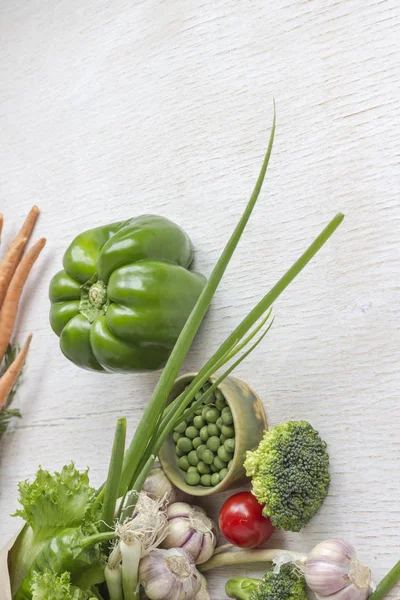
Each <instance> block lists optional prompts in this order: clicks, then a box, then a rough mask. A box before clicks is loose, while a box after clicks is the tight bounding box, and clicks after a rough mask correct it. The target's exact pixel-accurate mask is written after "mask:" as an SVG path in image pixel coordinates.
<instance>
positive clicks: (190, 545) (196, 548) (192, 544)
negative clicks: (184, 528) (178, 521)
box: [179, 529, 214, 564]
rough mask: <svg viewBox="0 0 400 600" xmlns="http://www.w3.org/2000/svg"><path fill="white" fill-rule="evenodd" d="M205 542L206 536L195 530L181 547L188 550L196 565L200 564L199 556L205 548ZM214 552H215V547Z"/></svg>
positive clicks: (192, 530)
mask: <svg viewBox="0 0 400 600" xmlns="http://www.w3.org/2000/svg"><path fill="white" fill-rule="evenodd" d="M204 541H205V540H204V535H199V534H198V532H197V531H196V530H195V529H191V530H190V533H189V535H188V537H187V538H186V540H185V541H184V542H183V543H182V544H180V546H179V547H180V548H182V549H183V550H186V552H188V553H189V554H190V556H192V557H193V559H194V561H195V563H196V564H198V560H199V556H200V554H201V551H202V550H203V547H204V546H205V544H204ZM212 551H214V547H213V548H212ZM206 560H207V559H206Z"/></svg>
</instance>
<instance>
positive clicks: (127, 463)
mask: <svg viewBox="0 0 400 600" xmlns="http://www.w3.org/2000/svg"><path fill="white" fill-rule="evenodd" d="M275 120H276V115H275V105H274V119H273V124H272V129H271V135H270V139H269V144H268V149H267V153H266V155H265V158H264V162H263V165H262V168H261V171H260V174H259V176H258V179H257V183H256V185H255V188H254V191H253V193H252V195H251V197H250V200H249V202H248V204H247V206H246V208H245V210H244V213H243V215H242V217H241V218H240V220H239V223H238V224H237V226H236V228H235V230H234V232H233V234H232V236H231V237H230V239H229V241H228V243H227V245H226V246H225V248H224V250H223V252H222V254H221V257H220V258H219V260H218V262H217V264H216V265H215V267H214V270H213V272H212V273H211V275H210V278H209V280H208V282H207V284H206V286H205V287H204V290H203V292H202V293H201V295H200V297H199V299H198V301H197V303H196V305H195V307H194V309H193V310H192V312H191V314H190V316H189V318H188V320H187V321H186V324H185V326H184V327H183V329H182V332H181V334H180V335H179V338H178V340H177V342H176V344H175V346H174V348H173V350H172V352H171V355H170V357H169V359H168V362H167V364H166V366H165V368H164V370H163V372H162V374H161V376H160V379H159V380H158V383H157V385H156V388H155V390H154V393H153V396H152V398H151V400H150V402H149V403H148V405H147V407H146V409H145V411H144V414H143V417H142V419H141V421H140V423H139V426H138V427H137V429H136V433H135V435H134V437H133V440H132V442H131V444H130V446H129V448H128V450H127V452H126V456H125V460H124V467H123V470H122V476H121V481H120V493H121V494H123V493H125V491H126V489H127V488H128V486H129V484H130V482H131V481H132V478H133V477H134V476H135V472H136V470H137V467H138V465H139V462H140V457H141V456H142V455H143V453H144V451H145V448H146V446H147V443H148V439H149V437H151V436H152V435H153V434H154V432H155V431H156V429H157V424H158V421H159V418H160V416H161V415H162V412H163V410H164V407H165V404H166V401H167V397H168V393H169V391H170V390H171V388H172V386H173V384H174V381H175V379H176V377H177V375H178V373H179V369H180V368H181V366H182V363H183V361H184V360H185V357H186V354H187V353H188V351H189V348H190V346H191V343H192V342H193V339H194V337H195V335H196V333H197V330H198V329H199V327H200V325H201V323H202V321H203V319H204V316H205V314H206V312H207V309H208V307H209V305H210V303H211V300H212V298H213V296H214V294H215V292H216V289H217V287H218V285H219V283H220V281H221V279H222V276H223V274H224V273H225V270H226V268H227V266H228V264H229V261H230V259H231V257H232V255H233V252H234V251H235V248H236V246H237V245H238V243H239V240H240V238H241V236H242V233H243V231H244V229H245V227H246V225H247V222H248V220H249V218H250V215H251V213H252V212H253V208H254V206H255V204H256V202H257V198H258V196H259V194H260V191H261V187H262V184H263V181H264V177H265V174H266V171H267V167H268V163H269V159H270V156H271V151H272V145H273V141H274V136H275Z"/></svg>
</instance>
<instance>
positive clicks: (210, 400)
mask: <svg viewBox="0 0 400 600" xmlns="http://www.w3.org/2000/svg"><path fill="white" fill-rule="evenodd" d="M203 402H204V404H205V405H207V404H215V396H214V394H213V393H211V394H210V395H209V396H208V398H205V399H204V400H203Z"/></svg>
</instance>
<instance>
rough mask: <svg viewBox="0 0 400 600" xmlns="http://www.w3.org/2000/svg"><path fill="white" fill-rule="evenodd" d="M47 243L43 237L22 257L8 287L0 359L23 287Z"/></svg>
mask: <svg viewBox="0 0 400 600" xmlns="http://www.w3.org/2000/svg"><path fill="white" fill-rule="evenodd" d="M45 243H46V239H45V238H41V239H40V240H39V241H38V242H36V244H35V245H34V246H32V248H31V249H30V250H29V251H28V252H27V253H26V254H25V256H23V257H22V259H21V262H20V263H19V265H18V267H17V269H16V271H15V273H14V276H13V278H12V280H11V283H10V285H9V287H8V290H7V293H6V297H5V298H4V303H3V306H2V308H1V312H0V361H1V360H3V357H4V354H5V352H6V350H7V346H8V344H9V343H10V339H11V335H12V332H13V329H14V324H15V319H16V317H17V312H18V304H19V300H20V298H21V294H22V290H23V287H24V285H25V282H26V280H27V279H28V275H29V273H30V270H31V268H32V266H33V265H34V263H35V261H36V259H37V257H38V256H39V254H40V252H41V251H42V249H43V247H44V245H45Z"/></svg>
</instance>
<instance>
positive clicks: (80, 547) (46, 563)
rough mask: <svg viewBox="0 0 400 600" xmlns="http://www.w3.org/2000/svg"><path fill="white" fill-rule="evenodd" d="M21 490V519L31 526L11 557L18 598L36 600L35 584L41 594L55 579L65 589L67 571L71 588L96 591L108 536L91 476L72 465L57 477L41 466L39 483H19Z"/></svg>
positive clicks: (12, 584)
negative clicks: (102, 526)
mask: <svg viewBox="0 0 400 600" xmlns="http://www.w3.org/2000/svg"><path fill="white" fill-rule="evenodd" d="M19 492H20V497H19V502H20V504H21V508H20V509H19V510H17V511H16V513H15V516H19V517H22V518H23V519H24V520H25V522H26V525H25V527H24V529H23V531H22V532H21V534H20V536H19V537H18V539H17V541H16V543H15V544H14V547H13V549H12V553H11V588H12V593H13V598H15V600H28V599H29V600H30V599H31V593H32V592H31V590H32V589H34V588H33V586H36V589H37V590H40V586H41V587H43V585H45V583H44V582H46V581H47V580H48V579H49V577H50V576H53V577H55V576H58V577H59V579H60V580H59V582H58V587H59V588H60V589H62V586H63V585H64V586H65V585H66V582H65V577H66V575H65V574H64V572H67V574H68V573H70V574H71V576H70V582H71V584H70V585H73V586H76V587H77V588H82V589H90V588H91V587H92V586H93V585H96V584H98V583H101V582H102V581H103V580H104V557H103V555H102V550H101V542H102V541H103V539H104V538H105V534H100V533H99V529H98V525H99V520H100V510H101V505H100V503H98V502H96V495H95V490H94V488H92V487H91V486H90V484H89V477H88V472H87V471H83V472H80V471H78V470H77V469H76V468H75V466H74V465H73V464H72V463H71V464H69V465H67V466H65V467H63V468H62V469H61V471H60V472H55V473H49V471H46V470H44V469H42V468H40V469H39V470H38V472H37V474H36V478H35V479H34V481H33V482H29V481H24V482H22V483H20V484H19ZM46 578H47V579H46ZM63 578H64V579H63ZM39 584H40V585H39ZM54 589H57V587H56V586H55V587H54ZM36 593H37V594H39V591H37V592H36ZM74 593H75V595H76V590H74ZM37 597H38V599H39V598H41V596H40V595H37ZM71 597H72V599H73V600H75V596H74V595H73V596H71ZM55 598H57V596H55ZM65 598H66V599H68V596H65ZM83 598H86V597H85V596H84V597H83ZM76 599H77V600H81V597H80V596H76Z"/></svg>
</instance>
